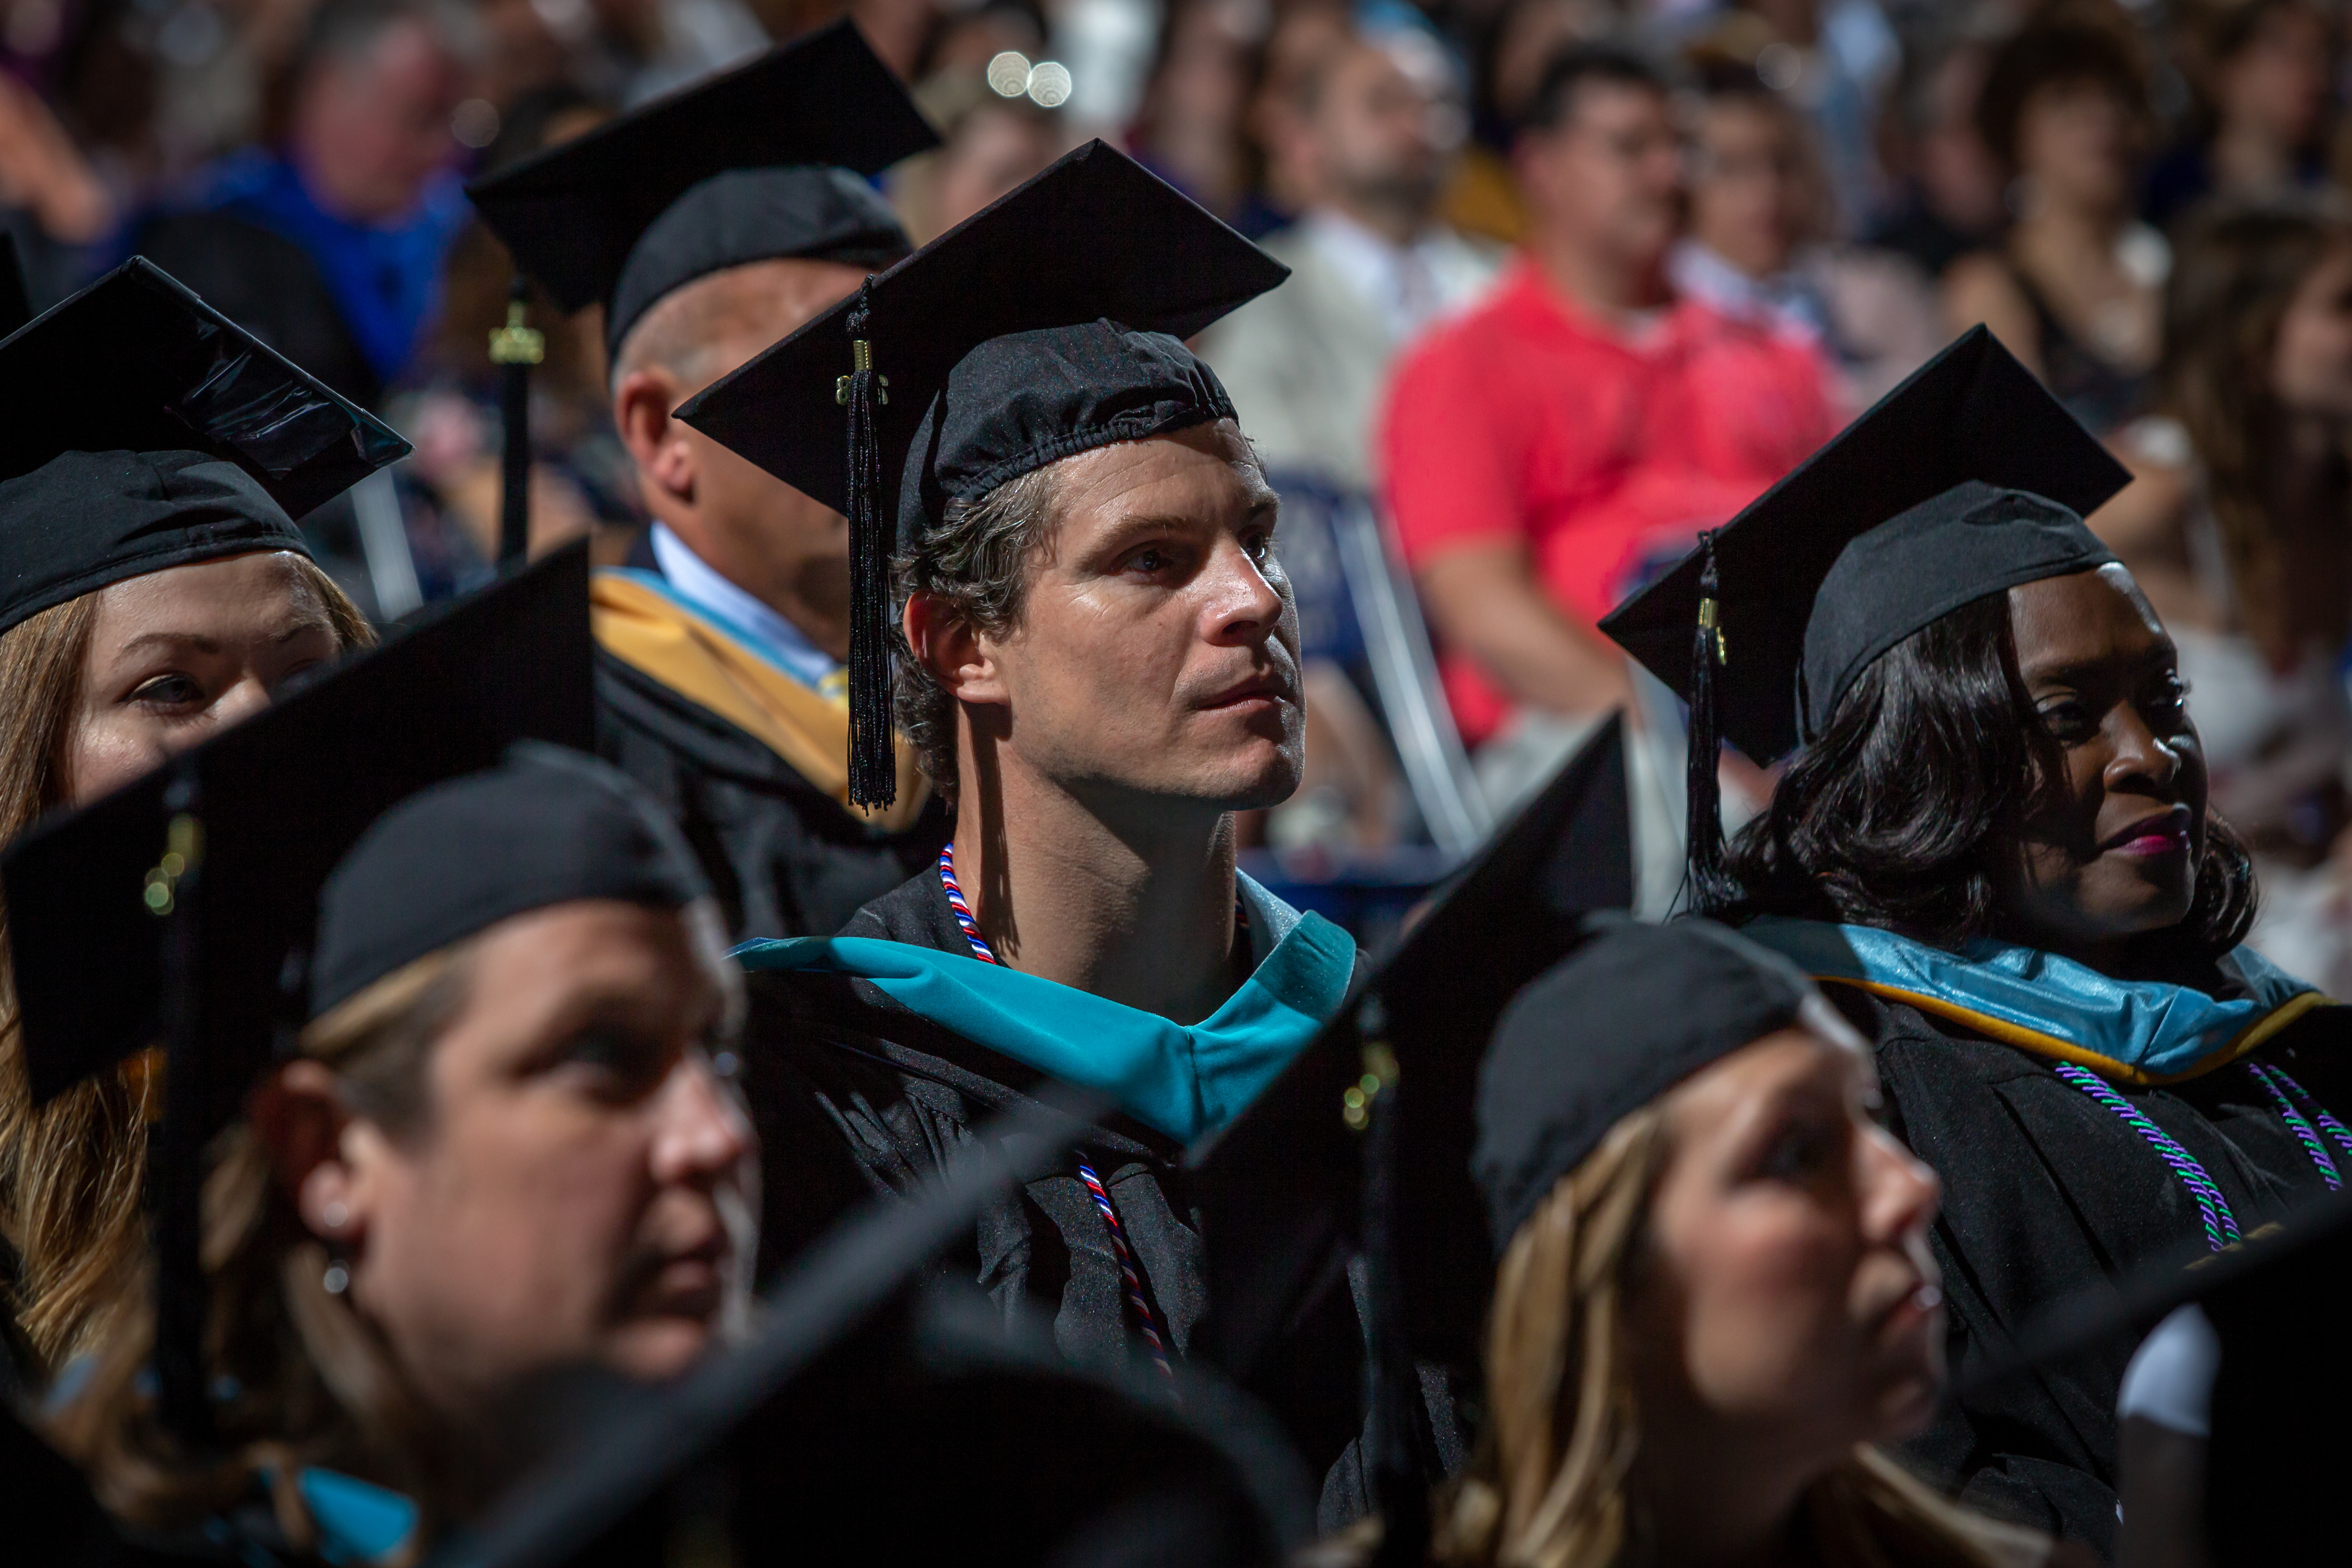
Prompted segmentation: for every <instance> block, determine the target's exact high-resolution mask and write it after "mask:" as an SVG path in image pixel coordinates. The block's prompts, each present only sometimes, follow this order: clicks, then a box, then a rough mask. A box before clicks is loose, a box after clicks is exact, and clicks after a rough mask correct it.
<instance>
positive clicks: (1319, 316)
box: [1200, 28, 1499, 847]
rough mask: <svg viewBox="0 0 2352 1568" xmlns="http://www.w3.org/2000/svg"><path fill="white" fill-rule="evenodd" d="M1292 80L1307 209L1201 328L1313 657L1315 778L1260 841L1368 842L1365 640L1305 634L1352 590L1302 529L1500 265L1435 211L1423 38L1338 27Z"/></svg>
mask: <svg viewBox="0 0 2352 1568" xmlns="http://www.w3.org/2000/svg"><path fill="white" fill-rule="evenodd" d="M1291 74H1292V77H1293V81H1292V92H1291V96H1290V98H1289V100H1288V101H1287V102H1286V103H1284V104H1282V105H1281V106H1280V107H1279V108H1278V109H1277V110H1275V111H1274V112H1272V113H1271V114H1270V115H1269V116H1268V121H1267V122H1268V123H1269V124H1270V126H1271V127H1272V128H1273V131H1274V133H1275V137H1276V140H1275V142H1273V144H1272V145H1271V146H1270V147H1269V164H1270V166H1273V167H1276V168H1281V169H1283V170H1285V171H1286V173H1287V175H1288V179H1289V186H1290V189H1291V190H1292V192H1293V193H1295V195H1296V196H1297V198H1298V199H1300V200H1302V201H1303V204H1304V209H1305V210H1304V211H1303V212H1302V214H1301V216H1300V217H1299V219H1298V221H1297V223H1296V224H1294V225H1293V226H1290V227H1288V228H1286V229H1284V230H1283V231H1281V232H1280V233H1278V234H1276V235H1275V236H1274V237H1272V238H1270V239H1269V240H1268V241H1267V242H1266V248H1267V249H1268V250H1269V251H1271V252H1272V253H1273V254H1274V255H1275V256H1276V257H1277V258H1279V259H1281V260H1282V261H1283V262H1284V263H1285V264H1286V265H1287V266H1288V267H1289V268H1291V276H1290V280H1289V281H1288V282H1287V283H1286V284H1285V285H1283V287H1281V288H1279V289H1276V290H1274V291H1273V292H1272V293H1270V294H1267V295H1265V296H1262V297H1261V298H1259V299H1258V300H1255V301H1254V302H1253V303H1251V304H1248V305H1245V306H1244V307H1243V308H1242V309H1241V310H1237V311H1235V312H1234V314H1233V315H1231V316H1229V317H1227V318H1226V319H1225V320H1224V321H1220V322H1219V323H1217V325H1216V326H1214V327H1213V328H1211V329H1210V330H1209V331H1208V332H1207V333H1205V334H1204V335H1203V337H1202V342H1201V344H1200V349H1201V353H1202V358H1204V359H1206V360H1207V361H1208V362H1209V363H1211V364H1212V365H1213V366H1214V367H1215V369H1216V372H1217V374H1218V376H1219V378H1220V379H1221V380H1222V381H1223V383H1224V384H1225V390H1226V391H1227V392H1228V393H1230V394H1231V395H1232V396H1233V399H1234V406H1235V407H1236V408H1238V409H1239V410H1240V411H1241V417H1242V427H1243V428H1244V429H1245V430H1247V431H1249V432H1250V438H1251V440H1252V441H1253V442H1254V443H1255V445H1256V447H1257V451H1258V455H1259V457H1260V458H1262V459H1263V460H1264V461H1265V468H1266V473H1267V476H1268V478H1269V479H1272V480H1273V482H1274V484H1275V485H1276V488H1277V489H1282V490H1283V491H1284V492H1285V496H1286V500H1288V501H1289V502H1290V503H1291V505H1290V516H1289V517H1288V519H1287V520H1286V531H1287V532H1288V534H1289V538H1288V539H1287V540H1286V543H1285V553H1286V557H1288V558H1289V562H1290V563H1291V564H1292V565H1293V568H1294V570H1293V573H1292V580H1293V584H1294V586H1295V587H1296V589H1297V595H1298V599H1299V605H1300V626H1301V635H1302V639H1303V642H1304V644H1305V646H1304V652H1305V653H1306V655H1307V670H1306V681H1307V776H1306V777H1305V778H1304V779H1303V780H1302V782H1301V784H1300V788H1299V790H1298V793H1297V796H1296V797H1295V799H1294V801H1293V803H1292V804H1291V805H1286V806H1281V807H1277V808H1276V811H1275V813H1274V817H1273V820H1272V822H1271V823H1270V824H1269V825H1268V837H1269V838H1270V839H1271V840H1272V841H1273V842H1275V843H1276V845H1277V846H1278V847H1296V846H1298V845H1301V844H1305V843H1309V842H1313V843H1326V844H1349V845H1355V846H1359V847H1363V846H1370V845H1378V844H1381V843H1385V842H1387V841H1388V840H1389V839H1390V838H1391V837H1392V833H1393V827H1394V821H1393V812H1394V808H1395V805H1396V792H1395V781H1394V766H1393V764H1392V763H1391V762H1390V761H1389V758H1388V756H1387V753H1386V751H1385V749H1384V747H1383V745H1382V743H1381V740H1380V732H1379V729H1378V725H1377V722H1376V721H1374V720H1373V719H1372V718H1371V715H1370V711H1369V710H1368V709H1367V708H1366V706H1365V704H1364V702H1363V700H1362V699H1361V698H1360V696H1358V695H1357V692H1356V690H1355V689H1354V688H1352V687H1351V686H1350V685H1349V680H1348V677H1347V675H1346V673H1345V671H1344V668H1342V665H1341V663H1340V662H1339V661H1340V659H1341V658H1343V657H1344V655H1343V653H1342V649H1343V648H1346V647H1353V646H1360V638H1349V637H1346V636H1345V635H1339V636H1337V637H1327V636H1318V635H1312V634H1315V633H1318V632H1320V631H1323V630H1324V629H1325V628H1323V627H1321V626H1318V624H1317V623H1318V622H1319V621H1321V620H1322V619H1324V617H1323V616H1321V614H1320V613H1319V612H1320V611H1321V610H1322V609H1323V607H1324V606H1325V605H1339V604H1344V603H1345V602H1346V589H1345V586H1344V581H1343V580H1342V579H1339V576H1338V574H1337V571H1336V568H1337V559H1336V552H1335V551H1334V550H1333V549H1332V548H1331V546H1330V545H1329V543H1328V541H1326V540H1323V539H1318V540H1316V541H1313V542H1308V541H1306V540H1305V539H1303V538H1302V537H1301V536H1302V534H1303V533H1304V532H1305V531H1307V530H1310V529H1319V528H1325V527H1328V525H1329V505H1328V502H1327V503H1326V504H1325V505H1323V506H1321V507H1318V504H1317V503H1318V501H1321V500H1325V498H1327V497H1335V498H1345V500H1342V501H1340V503H1339V504H1347V503H1348V502H1354V501H1361V500H1364V499H1365V498H1367V497H1369V495H1370V491H1371V489H1372V457H1371V439H1372V424H1373V418H1374V416H1375V413H1376V411H1377V407H1378V404H1379V400H1380V395H1381V390H1382V388H1383V387H1384V386H1385V385H1386V384H1387V380H1388V374H1389V367H1390V363H1391V361H1392V360H1393V359H1394V358H1395V356H1396V353H1397V352H1398V350H1399V349H1401V348H1402V347H1403V346H1404V344H1405V343H1406V342H1409V341H1410V340H1411V339H1412V338H1414V337H1415V336H1417V335H1418V334H1419V333H1420V332H1421V331H1423V329H1425V328H1426V327H1428V326H1429V325H1430V323H1431V322H1433V321H1435V320H1437V319H1438V318H1439V317H1441V316H1443V315H1445V314H1448V313H1450V312H1453V311H1455V310H1460V309H1461V308H1462V307H1463V306H1464V305H1465V304H1466V303H1468V302H1469V301H1470V300H1472V299H1473V298H1474V297H1475V295H1477V294H1478V293H1479V292H1481V291H1482V290H1483V289H1485V288H1486V285H1487V284H1488V283H1489V282H1490V281H1491V280H1492V279H1493V278H1494V275H1495V271H1496V266H1497V265H1498V262H1499V258H1498V257H1497V256H1496V255H1494V254H1492V253H1491V252H1490V251H1489V250H1488V249H1487V248H1486V247H1484V246H1480V245H1475V244H1472V243H1470V242H1468V241H1465V240H1464V239H1463V238H1461V237H1459V236H1457V235H1455V234H1454V233H1453V232H1452V231H1451V230H1450V229H1448V228H1446V227H1445V226H1444V225H1443V224H1440V223H1438V222H1437V221H1436V220H1435V217H1434V213H1435V209H1436V205H1437V198H1438V195H1439V194H1440V192H1441V191H1442V190H1443V189H1444V184H1445V179H1446V174H1447V171H1448V165H1449V164H1450V163H1451V161H1452V158H1453V155H1454V153H1455V151H1456V150H1457V149H1458V147H1459V145H1460V141H1461V131H1460V124H1461V113H1460V107H1459V100H1460V94H1459V91H1458V89H1457V88H1456V87H1455V84H1454V79H1453V74H1452V69H1451V67H1450V64H1449V62H1448V61H1447V60H1446V59H1445V58H1444V54H1443V52H1442V51H1441V49H1440V48H1439V47H1438V46H1437V44H1436V42H1435V41H1434V40H1433V38H1432V37H1431V36H1430V35H1429V34H1428V33H1427V32H1425V31H1423V30H1420V29H1418V28H1409V29H1393V28H1392V29H1391V30H1388V31H1385V32H1381V31H1363V30H1351V31H1349V32H1345V33H1342V34H1340V35H1339V37H1337V38H1336V39H1332V40H1329V42H1328V47H1324V48H1322V49H1321V50H1320V51H1319V52H1318V54H1317V55H1315V56H1314V57H1312V58H1310V59H1308V60H1307V61H1306V62H1304V63H1302V64H1300V65H1299V66H1298V67H1297V69H1296V70H1295V71H1293V72H1292V73H1291ZM1310 514H1311V515H1310ZM1327 567H1328V568H1329V569H1330V570H1328V571H1327V570H1324V569H1323V568H1327ZM1331 629H1332V630H1334V631H1337V630H1339V628H1331Z"/></svg>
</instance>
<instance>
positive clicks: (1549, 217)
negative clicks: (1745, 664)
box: [1381, 45, 1835, 833]
mask: <svg viewBox="0 0 2352 1568" xmlns="http://www.w3.org/2000/svg"><path fill="white" fill-rule="evenodd" d="M1515 159H1516V163H1517V177H1518V180H1519V184H1520V186H1521V189H1522V192H1523V193H1524V195H1525V198H1526V205H1527V208H1528V235H1527V241H1526V246H1525V249H1524V251H1523V252H1522V254H1521V255H1520V256H1519V257H1518V258H1517V259H1516V260H1515V261H1514V263H1513V264H1512V267H1511V268H1510V269H1509V271H1507V273H1506V275H1505V277H1504V279H1502V280H1501V282H1500V283H1499V284H1498V285H1497V287H1496V290H1495V291H1494V293H1493V294H1492V295H1491V296H1490V297H1489V298H1488V300H1486V302H1485V303H1483V304H1482V305H1481V306H1479V307H1478V308H1476V309H1475V310H1472V311H1470V312H1468V313H1467V314H1465V315H1464V316H1462V317H1459V318H1457V319H1456V320H1454V321H1452V322H1450V323H1449V324H1447V325H1446V326H1444V327H1443V328H1441V329H1439V330H1438V331H1434V332H1433V333H1431V334H1430V335H1429V336H1428V337H1426V338H1424V339H1423V340H1422V342H1420V343H1419V344H1417V345H1416V346H1415V347H1414V348H1413V349H1412V350H1411V351H1410V352H1409V353H1407V354H1406V355H1405V356H1404V358H1403V360H1402V362H1401V363H1400V365H1399V368H1398V370H1397V373H1396V374H1395V377H1394V379H1393V381H1392V383H1391V388H1390V391H1389V396H1388V402H1387V405H1386V410H1385V414H1384V416H1383V420H1382V426H1381V463H1382V466H1383V468H1384V475H1383V479H1384V483H1385V486H1386V494H1387V500H1388V503H1389V508H1390V510H1391V515H1392V517H1393V519H1394V521H1395V526H1396V530H1397V534H1398V537H1399V540H1400V542H1401V543H1402V547H1403V551H1404V555H1405V559H1406V561H1407V562H1408V563H1409V564H1410V565H1411V566H1412V571H1413V574H1414V576H1415V580H1416V582H1417V583H1418V584H1419V586H1420V589H1421V592H1422V595H1423V602H1424V605H1426V607H1427V611H1428V615H1429V618H1430V621H1431V623H1432V625H1433V628H1434V630H1435V632H1436V634H1437V637H1438V639H1439V641H1440V643H1441V645H1442V647H1443V648H1444V655H1445V666H1446V668H1445V676H1446V686H1447V692H1448V695H1449V697H1450V698H1451V700H1452V701H1453V704H1454V716H1455V719H1456V721H1457V722H1458V723H1459V725H1460V727H1461V729H1462V731H1463V733H1464V738H1465V740H1467V741H1469V742H1471V743H1472V744H1474V745H1475V744H1478V743H1479V742H1484V741H1486V740H1488V739H1489V738H1491V737H1495V736H1496V735H1497V734H1498V733H1501V732H1505V731H1507V729H1518V730H1527V729H1535V730H1541V729H1544V728H1545V727H1546V723H1547V721H1568V723H1569V725H1570V726H1572V725H1573V724H1574V722H1575V721H1585V720H1590V719H1591V718H1592V717H1595V716H1597V715H1599V714H1601V713H1603V712H1606V711H1607V710H1610V709H1612V708H1617V707H1623V706H1630V705H1631V704H1632V699H1633V688H1632V684H1631V678H1630V676H1629V674H1628V669H1627V665H1626V663H1625V660H1624V658H1623V657H1622V655H1621V654H1620V653H1618V651H1617V650H1616V648H1615V647H1613V646H1612V645H1611V644H1610V643H1609V642H1608V641H1607V640H1606V639H1604V638H1603V637H1601V634H1600V633H1599V632H1598V631H1597V630H1596V629H1595V623H1596V622H1597V621H1598V620H1599V619H1600V617H1601V615H1602V614H1604V613H1605V612H1606V611H1607V610H1608V609H1609V608H1610V607H1611V606H1612V605H1614V604H1615V603H1616V602H1617V601H1618V600H1619V599H1620V598H1621V597H1622V596H1623V595H1625V594H1626V593H1627V592H1629V591H1630V590H1631V589H1632V588H1633V587H1635V586H1638V585H1639V584H1640V583H1641V582H1642V581H1643V579H1644V577H1645V576H1646V574H1648V573H1649V572H1650V571H1653V570H1655V569H1657V568H1658V567H1660V566H1663V565H1664V564H1667V563H1672V562H1673V561H1674V560H1675V559H1676V558H1677V557H1679V556H1680V555H1681V554H1682V553H1683V552H1685V551H1686V550H1687V549H1688V548H1689V547H1690V543H1691V541H1692V539H1693V537H1694V536H1695V534H1696V531H1698V530H1699V529H1702V528H1706V527H1712V526H1715V525H1716V524H1718V523H1721V522H1723V521H1727V520H1728V519H1729V518H1730V516H1731V515H1732V513H1733V512H1735V511H1736V510H1738V509H1739V507H1741V506H1743V505H1745V504H1746V503H1747V502H1748V501H1749V500H1753V499H1754V498H1755V497H1756V496H1757V495H1758V494H1759V493H1761V492H1762V491H1763V490H1764V489H1765V488H1766V487H1767V486H1769V484H1770V483H1771V482H1772V481H1773V480H1774V479H1778V478H1779V477H1780V475H1781V474H1782V473H1784V472H1786V471H1787V470H1788V469H1789V468H1792V467H1794V466H1795V465H1796V464H1797V463H1798V462H1800V461H1801V460H1802V459H1803V458H1805V457H1806V456H1807V455H1809V454H1810V453H1811V451H1812V450H1813V449H1814V448H1815V447H1818V446H1819V445H1821V443H1822V442H1823V441H1825V440H1827V439H1828V437H1830V435H1831V434H1832V430H1833V429H1834V425H1835V420H1834V416H1832V404H1831V398H1830V388H1829V386H1828V384H1827V378H1826V376H1825V374H1824V371H1823V367H1822V363H1821V361H1820V359H1819V358H1818V356H1816V355H1814V354H1812V353H1809V352H1806V351H1805V349H1804V348H1803V347H1802V346H1801V345H1795V344H1791V343H1789V342H1784V341H1781V340H1780V339H1778V338H1776V337H1775V336H1774V335H1773V334H1771V333H1770V332H1769V331H1767V330H1764V329H1762V328H1760V327H1759V326H1757V325H1755V324H1753V323H1749V322H1745V321H1738V320H1735V319H1733V318H1731V317H1728V316H1726V315H1724V314H1722V313H1720V312H1717V311H1716V310H1712V309H1710V308H1708V307H1706V306H1705V305H1702V304H1700V303H1698V302H1696V301H1695V300H1676V299H1675V297H1674V295H1673V293H1672V291H1671V289H1669V287H1668V285H1667V282H1666V279H1665V272H1664V260H1665V256H1666V251H1667V248H1668V247H1669V246H1670V245H1671V243H1672V242H1673V240H1674V239H1675V235H1676V233H1677V230H1678V227H1679V225H1680V222H1681V216H1682V198H1683V188H1682V178H1683V175H1682V148H1681V145H1680V142H1679V140H1678V138H1677V136H1676V134H1675V126H1674V122H1673V120H1672V118H1671V117H1670V114H1669V106H1668V101H1667V92H1666V86H1665V82H1664V79H1663V78H1662V77H1661V76H1660V75H1659V74H1658V72H1657V70H1656V69H1655V68H1654V67H1653V66H1651V65H1650V64H1649V63H1648V62H1647V61H1645V60H1643V58H1640V57H1639V56H1636V55H1633V54H1631V53H1627V52H1625V51H1623V50H1622V49H1618V48H1614V47H1606V46H1598V45H1584V46H1579V47H1574V48H1571V49H1570V50H1569V51H1567V52H1566V53H1564V54H1563V55H1561V57H1560V58H1559V59H1557V60H1556V61H1554V62H1553V64H1552V65H1551V67H1550V68H1549V70H1548V72H1547V73H1546V76H1545V79H1544V81H1543V84H1542V87H1541V88H1540V89H1539V90H1538V94H1537V96H1536V99H1535V100H1534V103H1533V105H1532V107H1531V109H1530V111H1529V115H1528V126H1527V129H1526V130H1525V132H1523V134H1522V135H1521V138H1520V141H1519V144H1518V146H1517V150H1516V153H1515ZM1515 717H1516V718H1517V719H1518V720H1519V721H1520V722H1519V723H1517V724H1516V725H1515V724H1513V723H1512V721H1513V720H1514V718H1515ZM1549 728H1551V729H1552V730H1554V731H1558V730H1559V729H1561V728H1562V725H1561V724H1560V723H1558V722H1552V723H1550V725H1549ZM1675 739H1676V741H1677V742H1678V741H1679V737H1676V738H1675ZM1538 749H1539V750H1547V751H1549V750H1552V749H1556V748H1551V747H1546V746H1542V745H1538ZM1537 776H1538V777H1539V776H1540V772H1539V771H1538V773H1537ZM1501 793H1503V794H1505V795H1508V794H1511V793H1515V791H1514V790H1513V789H1512V788H1511V787H1510V786H1505V787H1504V789H1503V790H1502V792H1501ZM1675 826H1676V831H1677V833H1678V830H1679V824H1676V825H1675Z"/></svg>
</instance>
